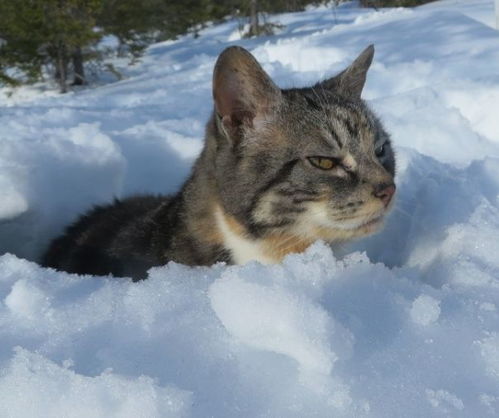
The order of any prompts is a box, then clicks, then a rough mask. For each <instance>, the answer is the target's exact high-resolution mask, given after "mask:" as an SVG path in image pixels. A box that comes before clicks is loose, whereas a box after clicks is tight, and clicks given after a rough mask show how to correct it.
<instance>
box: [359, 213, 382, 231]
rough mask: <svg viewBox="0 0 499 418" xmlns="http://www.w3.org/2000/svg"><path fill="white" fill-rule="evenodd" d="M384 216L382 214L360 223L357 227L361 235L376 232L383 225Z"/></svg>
mask: <svg viewBox="0 0 499 418" xmlns="http://www.w3.org/2000/svg"><path fill="white" fill-rule="evenodd" d="M384 218H385V217H384V215H380V216H377V217H376V218H373V219H369V220H368V221H366V222H364V223H362V224H361V225H359V226H358V227H357V228H356V229H357V230H358V231H359V232H360V234H361V235H369V234H374V233H375V232H377V231H379V229H380V228H381V227H382V226H383V221H384Z"/></svg>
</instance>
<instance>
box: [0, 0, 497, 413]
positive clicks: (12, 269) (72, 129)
mask: <svg viewBox="0 0 499 418" xmlns="http://www.w3.org/2000/svg"><path fill="white" fill-rule="evenodd" d="M489 16H491V19H493V2H492V0H490V1H486V0H469V1H459V0H452V1H451V0H443V1H439V2H434V3H431V4H428V5H426V6H424V7H421V8H417V9H406V10H401V9H386V10H379V11H374V10H371V9H358V8H356V7H355V4H353V3H349V4H346V5H344V6H342V7H340V8H338V9H337V10H336V12H335V13H333V11H332V9H331V8H326V7H321V8H310V9H308V10H307V11H306V12H303V13H296V14H285V15H281V16H276V17H275V18H273V19H275V20H276V21H280V22H281V23H283V24H285V25H286V26H285V28H284V29H283V30H282V32H281V33H280V34H279V35H277V36H275V37H269V38H261V39H254V40H241V39H240V34H239V32H238V30H237V22H228V23H225V24H223V25H219V26H213V27H210V28H207V29H205V30H204V31H203V32H202V34H201V35H202V36H200V37H199V38H197V39H191V38H189V37H185V38H181V39H179V40H178V41H175V42H165V43H161V44H156V45H154V46H152V47H151V48H149V50H148V52H147V54H146V56H145V57H144V59H143V60H142V62H141V63H140V64H138V65H137V66H134V67H130V68H122V71H123V72H125V73H126V74H127V75H128V78H127V79H125V80H123V81H121V82H118V83H114V84H109V85H105V86H101V87H99V88H95V89H89V90H83V91H80V92H76V93H71V94H68V95H65V96H55V95H52V94H51V93H48V92H47V91H43V89H42V90H38V87H35V88H29V89H28V88H26V89H21V90H19V91H18V92H17V93H14V94H13V95H11V96H9V97H8V96H7V95H4V94H3V93H5V90H3V91H0V106H2V108H1V112H0V190H1V192H0V193H1V199H0V254H3V253H6V254H4V255H2V256H0V341H1V344H0V417H16V418H17V417H51V416H54V417H55V416H57V417H59V416H68V417H89V416H92V417H94V416H95V417H141V416H142V417H179V416H180V417H183V416H186V417H190V416H192V417H208V416H216V417H236V416H237V417H239V416H240V417H263V416H265V417H305V416H306V417H314V416H317V417H330V416H335V417H341V416H346V417H363V416H366V417H391V416H405V417H419V416H427V417H441V416H452V417H470V416H480V417H486V416H490V417H494V416H497V415H498V414H499V122H498V120H497V109H499V76H498V74H499V35H498V32H496V31H495V30H493V29H492V28H491V27H490V26H491V21H490V19H489ZM369 43H374V44H375V46H376V56H375V61H374V63H373V66H372V68H371V70H370V73H369V77H368V81H367V85H366V89H365V92H364V97H366V99H368V101H369V103H370V104H371V106H372V107H373V108H374V110H375V111H376V112H377V113H378V114H379V116H380V117H381V119H382V120H383V121H384V123H385V125H386V127H387V129H388V131H390V132H391V133H392V137H393V142H394V145H395V148H396V151H397V157H398V173H397V186H398V194H397V202H396V207H395V209H394V211H393V213H392V214H391V216H390V218H389V219H388V221H387V223H386V227H385V229H384V230H383V231H382V232H380V233H379V234H377V235H375V236H373V237H370V238H368V239H365V240H362V241H359V242H356V243H353V244H349V245H345V246H343V247H342V248H338V249H335V251H334V253H333V251H332V250H331V248H329V247H328V246H326V245H324V244H322V243H316V244H315V245H313V246H312V247H311V248H310V249H309V250H307V251H306V252H305V253H304V254H297V255H291V256H289V257H287V258H286V259H285V260H284V261H283V263H281V264H279V265H268V266H263V265H260V264H258V263H249V264H247V265H244V266H226V265H223V264H219V265H215V266H213V267H210V268H204V267H203V268H189V267H186V266H182V265H178V264H175V263H170V264H168V265H166V266H162V267H157V268H154V269H152V270H151V271H150V274H149V279H148V280H147V281H144V282H141V283H132V282H131V281H130V280H129V279H126V278H125V279H117V278H100V277H78V276H75V275H69V274H66V273H61V272H55V271H52V270H48V269H43V268H41V267H39V266H38V265H37V264H36V263H35V262H36V260H37V259H38V257H39V256H40V254H41V252H42V250H43V248H44V247H45V246H46V245H47V243H48V241H49V240H50V239H51V238H52V237H54V236H55V235H57V234H58V233H60V231H61V230H62V228H63V227H64V226H65V225H67V224H68V223H69V222H70V221H71V220H73V219H74V218H75V216H77V214H78V213H81V212H82V211H84V210H86V209H88V208H89V207H91V206H92V205H94V204H99V203H105V202H109V201H110V200H111V199H113V198H114V197H115V196H125V195H129V194H132V193H144V192H147V193H170V192H173V191H175V190H177V188H178V187H179V185H180V184H181V183H182V181H183V180H184V179H185V177H186V176H187V175H188V173H189V169H190V166H191V164H192V162H193V161H194V159H195V158H196V156H197V154H198V153H199V151H200V149H201V147H202V138H203V131H204V123H205V121H206V119H207V118H208V116H209V114H210V112H211V107H212V102H211V100H212V99H211V90H210V89H211V72H212V68H213V64H214V61H215V59H216V57H217V55H218V54H219V53H220V51H221V50H222V49H223V48H225V47H226V46H228V45H231V44H240V45H243V46H244V47H246V48H248V49H249V50H251V51H252V52H253V53H254V54H255V56H256V57H257V58H258V59H259V60H260V61H261V62H262V64H263V65H264V67H265V69H266V70H267V71H268V72H269V73H270V74H271V76H272V77H273V78H274V79H275V80H276V81H277V83H278V84H279V85H281V86H283V87H290V86H303V85H307V84H311V83H315V82H316V81H317V80H318V79H320V78H323V77H327V76H330V75H332V74H335V73H336V72H338V71H340V70H341V69H343V68H344V67H345V66H346V65H348V63H349V62H350V61H351V60H352V59H353V58H355V56H356V55H357V54H358V53H359V52H360V51H361V50H362V49H363V48H364V47H365V46H366V45H367V44H369ZM28 260H31V261H28Z"/></svg>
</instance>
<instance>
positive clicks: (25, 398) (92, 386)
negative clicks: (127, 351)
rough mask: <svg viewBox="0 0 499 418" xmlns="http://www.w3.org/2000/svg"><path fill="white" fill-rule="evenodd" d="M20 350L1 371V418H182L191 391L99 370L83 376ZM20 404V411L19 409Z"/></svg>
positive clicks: (188, 407)
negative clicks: (97, 372)
mask: <svg viewBox="0 0 499 418" xmlns="http://www.w3.org/2000/svg"><path fill="white" fill-rule="evenodd" d="M67 365H68V363H66V365H64V364H63V365H58V364H56V363H54V362H52V361H50V360H47V359H46V358H45V357H43V356H42V355H39V354H35V353H32V352H30V351H28V350H25V349H22V348H19V347H18V348H16V349H15V355H14V357H13V358H12V360H11V361H10V362H9V364H8V365H7V367H6V368H5V369H4V370H2V371H1V372H0V393H2V404H1V405H0V413H1V415H2V416H5V417H18V416H26V417H38V416H40V417H41V416H46V417H49V416H54V417H55V416H65V417H71V418H73V417H74V418H76V417H81V418H86V417H96V418H97V417H102V418H107V417H110V416H114V417H159V416H161V417H182V416H188V412H189V409H190V393H188V392H184V391H179V390H178V389H174V388H168V387H160V386H158V385H157V383H156V382H154V380H153V379H151V378H150V377H146V376H139V377H138V378H136V379H129V378H127V377H124V376H119V375H116V374H114V373H112V371H111V370H106V371H103V372H102V373H101V374H99V375H98V376H85V375H81V374H78V373H76V372H75V371H73V370H71V369H69V368H68V367H66V366H67ZM21 405H22V412H20V406H21Z"/></svg>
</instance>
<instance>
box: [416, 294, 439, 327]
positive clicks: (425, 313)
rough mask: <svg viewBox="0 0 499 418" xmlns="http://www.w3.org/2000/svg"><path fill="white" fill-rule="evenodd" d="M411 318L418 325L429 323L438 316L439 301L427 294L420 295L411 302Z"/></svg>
mask: <svg viewBox="0 0 499 418" xmlns="http://www.w3.org/2000/svg"><path fill="white" fill-rule="evenodd" d="M410 314H411V319H412V320H413V321H414V322H415V323H416V324H419V325H430V324H432V323H434V322H435V321H436V320H437V319H438V317H439V316H440V301H438V300H436V299H434V298H432V297H431V296H428V295H421V296H418V298H417V299H416V300H415V301H414V302H412V306H411V312H410Z"/></svg>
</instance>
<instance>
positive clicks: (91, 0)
mask: <svg viewBox="0 0 499 418" xmlns="http://www.w3.org/2000/svg"><path fill="white" fill-rule="evenodd" d="M101 1H102V0H0V28H1V29H0V33H1V34H0V37H1V38H2V39H3V40H4V43H3V44H2V45H1V46H0V69H1V68H4V71H3V74H4V76H5V77H8V78H12V79H15V78H18V79H19V78H20V79H21V80H22V79H24V80H28V81H33V80H37V79H40V78H41V76H42V75H43V70H44V68H45V67H50V68H52V72H53V74H54V77H55V78H56V80H57V81H58V83H59V87H60V90H61V92H66V91H67V80H68V68H69V65H70V63H71V62H72V63H73V64H74V71H73V72H74V75H75V84H83V83H84V82H85V74H84V67H83V61H84V52H83V51H84V50H85V48H86V47H89V46H91V45H94V44H95V43H96V42H97V41H98V39H99V38H100V37H101V34H99V33H97V32H96V31H95V30H94V28H95V18H96V16H97V13H98V11H99V10H100V7H101ZM12 67H15V68H16V70H17V74H16V76H17V77H11V76H10V75H7V74H6V70H5V69H7V68H12Z"/></svg>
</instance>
